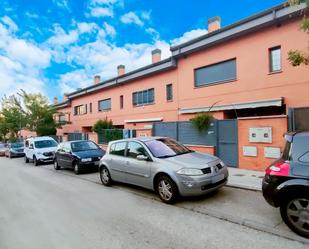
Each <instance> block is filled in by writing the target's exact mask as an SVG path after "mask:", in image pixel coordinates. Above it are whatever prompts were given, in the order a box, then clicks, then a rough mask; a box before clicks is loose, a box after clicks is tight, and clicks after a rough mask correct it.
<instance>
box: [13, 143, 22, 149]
mask: <svg viewBox="0 0 309 249" xmlns="http://www.w3.org/2000/svg"><path fill="white" fill-rule="evenodd" d="M22 147H24V144H23V143H14V144H11V148H13V149H18V148H22Z"/></svg>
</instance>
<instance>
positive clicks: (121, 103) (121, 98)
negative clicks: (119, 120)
mask: <svg viewBox="0 0 309 249" xmlns="http://www.w3.org/2000/svg"><path fill="white" fill-rule="evenodd" d="M120 109H123V95H120Z"/></svg>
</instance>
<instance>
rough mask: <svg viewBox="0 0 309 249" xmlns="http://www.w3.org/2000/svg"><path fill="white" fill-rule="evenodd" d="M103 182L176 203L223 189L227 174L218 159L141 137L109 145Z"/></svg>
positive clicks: (170, 141)
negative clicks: (143, 190)
mask: <svg viewBox="0 0 309 249" xmlns="http://www.w3.org/2000/svg"><path fill="white" fill-rule="evenodd" d="M100 178H101V181H102V183H103V184H104V185H105V186H110V185H111V184H112V181H116V182H124V183H128V184H133V185H137V186H141V187H144V188H147V189H151V190H154V191H156V192H157V193H158V194H159V196H160V198H161V200H162V201H163V202H165V203H173V202H174V201H175V200H176V199H177V197H178V196H179V195H181V196H194V195H202V194H205V193H208V192H211V191H214V190H216V189H218V188H220V187H222V186H224V185H225V184H226V183H227V179H228V170H227V167H226V166H225V164H224V163H223V162H222V161H221V160H220V159H219V158H218V157H215V156H212V155H208V154H202V153H198V152H194V151H192V150H190V149H188V148H187V147H185V146H184V145H182V144H180V143H178V142H176V141H175V140H173V139H170V138H166V137H140V138H133V139H123V140H117V141H113V142H110V143H109V144H108V148H107V151H106V154H105V155H104V156H103V158H102V159H101V161H100Z"/></svg>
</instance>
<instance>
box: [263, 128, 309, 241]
mask: <svg viewBox="0 0 309 249" xmlns="http://www.w3.org/2000/svg"><path fill="white" fill-rule="evenodd" d="M285 139H286V146H285V149H284V152H283V154H282V157H281V158H280V159H279V160H277V161H275V162H274V163H273V164H272V165H271V166H269V167H268V168H267V169H266V174H265V177H264V180H263V195H264V198H265V199H266V201H267V202H268V203H269V204H270V205H272V206H274V207H280V213H281V217H282V219H283V221H284V222H285V223H286V224H287V226H288V227H289V228H290V229H291V230H293V231H294V232H295V233H297V234H299V235H301V236H303V237H306V238H309V132H298V133H297V132H295V133H288V134H286V135H285Z"/></svg>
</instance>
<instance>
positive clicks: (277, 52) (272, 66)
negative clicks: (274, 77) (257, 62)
mask: <svg viewBox="0 0 309 249" xmlns="http://www.w3.org/2000/svg"><path fill="white" fill-rule="evenodd" d="M269 71H270V72H271V73H273V72H279V71H281V47H280V46H279V47H274V48H270V49H269Z"/></svg>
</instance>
